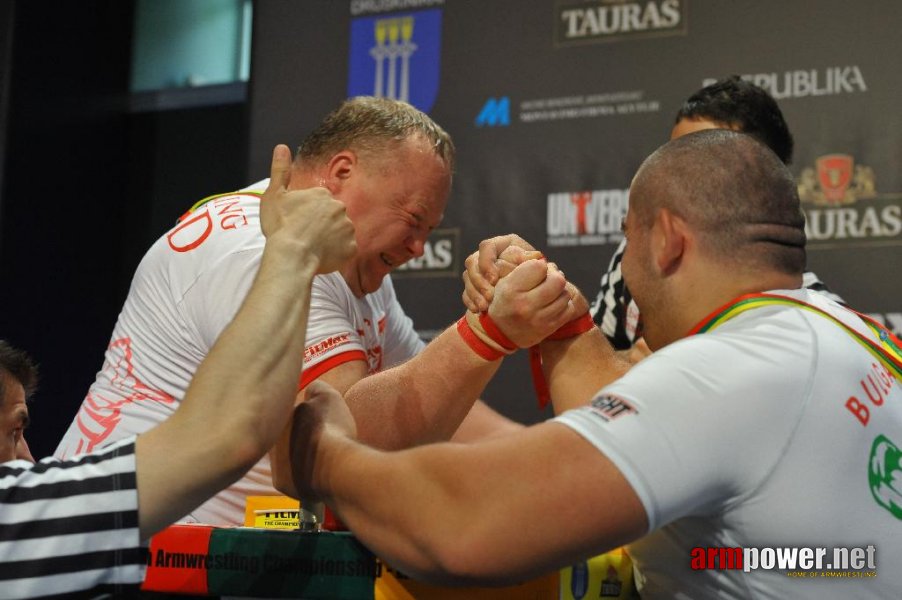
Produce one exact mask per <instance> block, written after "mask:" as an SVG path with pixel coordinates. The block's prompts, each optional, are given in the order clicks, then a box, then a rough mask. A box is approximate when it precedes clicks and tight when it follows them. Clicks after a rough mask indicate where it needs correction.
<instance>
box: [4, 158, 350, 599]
mask: <svg viewBox="0 0 902 600" xmlns="http://www.w3.org/2000/svg"><path fill="white" fill-rule="evenodd" d="M290 165H291V152H290V150H289V149H288V147H287V146H284V145H279V146H277V147H276V149H275V150H274V152H273V163H272V174H271V183H270V186H269V188H268V189H267V190H266V193H265V194H264V196H263V200H262V201H261V203H260V220H261V226H262V228H263V233H264V234H265V235H266V238H267V240H266V247H265V250H264V253H263V258H262V261H261V264H260V269H259V271H258V273H257V276H256V279H255V281H254V285H253V287H252V288H251V290H250V292H249V293H248V296H247V298H246V299H245V301H244V304H242V306H241V308H240V309H239V311H238V314H237V315H236V317H235V319H234V321H233V322H232V323H231V325H229V327H228V328H227V329H226V330H225V331H223V333H222V335H221V336H220V337H219V339H218V341H217V342H216V344H215V345H214V346H213V348H212V350H211V351H210V353H209V354H208V355H207V358H206V360H204V362H203V363H202V364H201V365H200V367H199V368H198V370H197V372H196V373H195V375H194V379H193V381H192V383H191V385H190V387H189V388H188V391H187V392H186V394H185V398H184V399H183V401H182V403H181V406H180V407H179V409H178V411H177V412H176V413H175V414H174V415H173V416H172V417H171V418H170V419H169V420H167V421H166V422H164V423H162V424H161V425H159V426H158V427H156V428H155V429H152V430H151V431H148V432H147V433H144V434H142V435H141V436H139V437H137V438H129V439H125V440H122V441H120V442H117V443H115V444H112V445H110V446H106V447H104V448H101V449H99V450H97V451H95V452H93V453H91V454H86V455H82V456H79V457H77V458H75V459H72V460H67V461H59V460H56V459H52V458H48V459H44V460H42V461H41V462H39V463H36V464H35V463H34V460H33V459H32V458H31V454H30V453H29V451H28V445H27V444H26V443H25V438H24V433H23V432H24V429H25V427H26V426H27V425H28V407H27V405H26V399H27V396H28V394H29V393H30V392H31V391H32V390H33V388H34V385H35V381H36V377H37V374H36V369H35V367H34V364H33V363H32V361H31V359H30V358H29V357H28V356H27V355H26V354H25V353H23V352H21V351H18V350H16V349H14V348H12V347H11V346H10V345H9V344H6V343H5V342H2V341H0V599H3V598H36V597H66V596H77V597H83V595H84V592H85V591H87V590H91V591H92V592H93V593H117V592H121V591H125V590H127V589H128V588H134V587H135V586H137V585H138V584H140V583H141V581H142V580H143V578H144V560H143V559H144V556H143V552H142V540H146V539H147V538H149V537H150V536H151V535H152V534H154V533H155V532H157V531H159V530H160V529H162V528H163V527H165V526H167V525H168V524H170V523H172V522H174V521H175V520H177V519H179V518H180V517H182V516H183V515H185V514H186V513H188V512H189V511H190V510H192V509H193V508H195V507H196V506H198V505H199V504H201V503H202V502H203V501H204V500H206V499H207V498H209V497H210V496H212V495H213V494H215V493H216V492H218V491H219V490H221V489H223V488H225V487H226V486H228V485H230V484H231V483H232V482H234V481H235V480H236V479H238V478H239V477H240V476H241V475H243V474H244V473H245V472H246V471H247V470H248V469H249V468H250V467H251V466H253V465H254V464H255V463H256V462H257V461H258V460H259V459H260V458H261V457H262V456H263V455H264V454H265V453H266V452H267V451H268V450H269V449H270V447H271V446H272V445H273V443H275V441H276V438H277V437H278V435H279V434H280V433H281V431H282V426H283V425H284V424H285V423H286V422H288V421H289V416H290V413H291V410H292V408H293V406H294V401H295V392H296V386H297V381H298V378H299V376H300V372H301V364H302V363H301V360H302V357H303V355H304V352H303V350H304V332H305V331H306V329H307V326H306V322H307V313H308V309H309V299H310V286H311V282H312V280H313V276H314V275H316V274H321V273H328V272H331V271H335V270H337V269H338V268H339V267H340V266H341V265H342V264H343V263H344V262H345V261H346V260H347V259H348V258H350V256H351V255H352V254H353V253H354V251H355V242H354V229H353V225H352V224H351V222H350V220H348V218H347V216H346V214H345V209H344V205H343V204H341V203H340V202H338V201H337V200H335V199H334V198H332V197H331V195H330V194H329V193H328V191H326V190H325V189H323V188H312V189H308V190H288V189H286V185H287V182H288V176H289V171H290ZM322 389H323V387H320V386H319V385H313V386H310V387H309V388H308V395H316V394H317V390H322Z"/></svg>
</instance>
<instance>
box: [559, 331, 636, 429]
mask: <svg viewBox="0 0 902 600" xmlns="http://www.w3.org/2000/svg"><path fill="white" fill-rule="evenodd" d="M541 348H542V366H543V369H544V371H545V378H546V379H547V380H548V388H549V391H550V393H551V400H552V403H553V404H554V412H555V414H561V413H562V412H564V411H566V410H569V409H571V408H577V407H579V406H583V405H585V404H587V403H588V402H589V401H590V400H591V399H592V397H593V396H594V395H595V393H596V392H598V390H600V389H601V388H603V387H604V386H606V385H608V384H609V383H611V382H612V381H614V380H615V379H618V378H619V377H621V376H622V375H623V374H624V373H626V371H627V370H628V369H629V363H627V362H626V361H624V360H622V359H621V358H620V357H619V356H617V355H616V353H615V352H614V350H613V349H612V348H611V345H610V344H609V343H608V341H607V340H606V339H605V337H604V336H603V335H602V333H601V331H600V330H599V329H597V328H593V329H591V330H590V331H588V332H586V333H583V334H581V335H579V336H577V337H574V338H570V339H567V340H562V341H552V340H546V341H544V342H542V346H541Z"/></svg>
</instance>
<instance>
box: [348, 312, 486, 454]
mask: <svg viewBox="0 0 902 600" xmlns="http://www.w3.org/2000/svg"><path fill="white" fill-rule="evenodd" d="M500 363H501V361H500V360H496V361H487V360H485V359H483V358H481V357H479V356H477V355H476V354H475V353H474V352H473V351H472V350H471V349H470V348H469V347H468V346H467V345H466V344H465V343H464V342H463V340H462V339H461V338H460V335H459V334H458V333H457V331H456V330H455V328H454V327H450V328H448V329H446V330H445V331H444V332H443V333H442V334H441V335H440V336H439V337H437V338H436V339H434V340H433V341H432V342H431V343H430V344H429V345H428V346H427V347H426V348H425V349H424V350H423V352H421V353H420V354H418V355H417V356H415V357H414V358H412V359H410V360H409V361H407V362H406V363H404V364H402V365H399V366H397V367H394V368H392V369H388V370H386V371H383V372H381V373H376V374H374V375H370V376H368V377H364V378H363V379H361V380H360V381H359V382H357V383H356V384H355V385H354V386H353V387H351V389H350V390H348V392H347V393H346V394H345V400H346V401H347V403H348V406H350V408H351V411H352V413H354V415H355V418H356V421H357V428H358V436H359V439H360V440H361V441H363V442H365V443H367V444H370V445H373V446H376V447H379V448H386V449H397V448H406V447H409V446H413V445H417V444H424V443H429V442H434V441H439V440H447V439H449V438H450V437H451V435H452V434H453V433H454V432H455V431H456V430H457V428H458V427H459V426H460V424H461V422H462V421H463V420H464V417H465V416H466V415H467V413H468V412H469V411H470V408H471V407H472V406H473V403H474V401H475V400H476V398H478V397H479V395H480V394H481V393H482V390H483V389H484V388H485V386H486V384H487V383H488V381H489V380H490V379H491V378H492V375H494V374H495V371H496V370H497V369H498V366H499V365H500Z"/></svg>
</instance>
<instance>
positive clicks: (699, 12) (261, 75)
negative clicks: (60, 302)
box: [250, 0, 902, 421]
mask: <svg viewBox="0 0 902 600" xmlns="http://www.w3.org/2000/svg"><path fill="white" fill-rule="evenodd" d="M586 10H589V11H591V12H592V13H593V15H594V16H596V17H598V18H596V19H594V20H593V19H592V18H591V16H587V14H586ZM574 11H575V12H574ZM624 11H635V14H637V15H638V17H637V18H635V19H630V18H627V17H624ZM436 13H437V14H438V19H439V21H440V29H439V30H438V32H437V33H436V31H435V29H434V25H433V22H434V19H435V14H436ZM405 19H406V22H407V24H408V27H410V26H411V24H412V33H409V36H410V41H411V42H412V43H413V44H415V45H416V46H417V47H416V48H414V49H412V48H411V47H410V46H404V44H402V41H403V40H404V32H403V30H401V29H398V30H397V31H399V32H400V33H398V34H397V38H396V40H397V42H396V44H395V46H394V47H393V50H394V51H395V52H398V53H400V54H399V55H404V54H405V53H406V54H408V55H409V56H410V63H409V64H410V69H409V72H410V77H409V85H410V86H413V87H416V86H418V85H433V83H432V82H433V81H435V82H437V86H438V89H437V94H436V98H435V101H434V103H433V104H432V105H431V106H420V108H422V109H423V110H426V111H427V112H429V113H430V114H431V115H432V116H433V117H434V118H435V119H436V120H437V121H438V122H439V123H440V124H442V125H443V126H444V127H445V128H446V129H447V130H448V131H449V132H450V133H451V134H452V135H453V136H454V138H455V141H456V144H457V147H458V150H459V162H458V168H457V174H456V178H455V183H454V189H453V191H452V200H451V203H450V206H449V208H448V211H447V212H446V219H445V222H444V223H443V225H442V231H440V232H437V236H436V238H435V239H434V240H433V246H434V248H435V249H436V250H438V249H442V248H444V250H445V252H444V254H448V253H447V248H448V245H449V244H450V245H451V246H453V252H451V258H450V259H448V260H443V259H442V258H441V256H440V254H441V253H439V252H434V253H433V254H434V255H435V256H433V257H432V259H431V260H427V261H420V263H418V264H417V265H414V266H413V268H410V269H407V270H405V271H400V272H398V273H397V274H396V276H395V281H396V287H397V289H398V294H399V296H400V298H401V300H402V303H403V304H404V305H405V308H406V309H407V310H408V312H409V313H410V314H411V315H412V316H413V317H414V319H415V322H416V324H417V326H418V328H419V329H420V330H421V331H423V332H424V334H426V335H427V336H428V335H431V334H432V333H434V332H435V331H436V330H439V329H440V328H442V327H444V326H446V325H447V324H448V323H450V322H452V321H453V320H454V319H455V318H456V317H457V316H458V315H459V314H460V312H461V305H460V303H459V302H457V301H456V298H457V297H459V293H460V289H461V284H460V279H459V274H460V271H461V269H462V259H463V258H464V257H465V256H466V255H467V254H468V253H469V252H471V251H472V250H473V249H475V247H476V244H477V243H478V241H479V240H481V239H483V238H485V237H487V236H491V235H495V234H499V233H506V232H509V231H516V232H518V233H520V234H521V235H523V236H524V237H526V238H527V239H529V240H531V241H532V242H533V243H535V244H536V245H537V246H539V247H541V248H542V249H544V250H545V252H546V254H547V255H548V256H550V257H551V258H552V259H553V260H555V261H556V262H557V263H558V264H559V265H560V266H561V267H562V268H563V269H564V271H565V272H566V273H567V274H568V276H569V277H570V278H571V279H572V280H573V281H574V282H576V283H577V284H578V285H580V286H581V287H582V289H583V290H584V291H585V292H586V293H587V295H589V294H591V295H594V293H595V291H596V289H597V285H598V280H599V278H600V276H601V273H602V271H603V270H604V267H605V266H606V264H607V261H608V259H609V257H610V255H611V254H612V252H613V250H614V247H615V246H616V244H617V242H618V241H619V233H618V231H617V229H618V225H619V219H620V216H621V214H622V211H623V209H624V201H625V193H626V190H627V189H628V187H629V184H630V180H631V178H632V175H633V173H634V172H635V170H636V168H637V167H638V166H639V164H640V163H641V161H642V160H643V158H644V157H645V156H647V155H648V154H649V153H650V152H651V151H652V150H654V149H655V148H656V147H657V146H658V145H659V144H661V143H663V142H664V141H666V139H667V137H668V135H669V132H670V128H671V126H672V122H673V118H674V115H675V113H676V111H677V109H678V107H679V105H680V103H681V102H682V100H684V99H685V98H686V97H687V96H688V95H689V94H690V93H692V92H694V91H695V90H696V89H698V88H699V87H701V86H702V85H704V84H705V83H706V81H707V80H712V79H715V78H719V77H722V76H725V75H729V74H739V75H743V76H745V77H747V78H749V79H752V80H754V81H756V82H757V83H759V84H760V85H763V86H764V87H767V88H768V89H769V90H770V91H771V93H772V94H773V95H774V96H775V97H776V98H777V99H778V102H779V104H780V106H781V107H782V109H783V110H784V112H785V114H786V117H787V120H788V122H789V124H790V128H791V129H792V131H793V133H794V135H795V138H796V142H797V149H796V154H795V161H794V164H793V166H792V169H793V172H794V174H796V175H797V177H798V178H799V181H800V184H802V183H805V182H807V183H808V184H809V185H807V187H804V188H803V189H802V199H803V202H804V208H805V210H806V213H807V214H808V217H809V220H810V222H811V223H812V226H814V225H816V226H817V229H816V230H814V229H813V230H812V233H811V236H810V243H809V250H810V266H811V267H812V268H813V269H814V270H815V271H816V272H817V273H818V274H819V275H821V276H822V278H823V279H825V280H826V281H827V282H828V283H829V284H830V286H831V287H832V288H834V289H835V290H836V291H837V292H839V293H840V294H842V295H843V296H844V297H845V298H846V299H848V300H849V301H850V302H851V303H852V304H853V305H855V306H856V307H857V308H859V309H860V310H862V311H864V312H868V313H872V314H874V315H875V316H876V317H877V318H879V319H881V320H884V321H887V322H888V323H889V324H890V326H891V327H892V328H894V329H895V331H896V332H897V333H899V332H900V329H902V304H900V301H899V298H900V297H902V278H900V277H899V275H898V273H899V271H900V268H902V260H900V257H902V214H900V206H902V169H900V168H899V165H902V112H900V111H899V110H897V107H898V105H899V104H900V101H902V70H900V69H899V68H898V65H897V62H898V61H897V60H896V57H899V56H902V38H900V36H899V35H898V32H899V31H900V29H902V11H899V10H898V6H897V4H896V3H895V2H892V1H891V0H866V1H863V2H858V3H854V5H853V4H850V3H848V2H846V1H840V0H823V1H821V2H817V3H815V4H812V3H805V2H779V3H762V2H756V1H754V0H736V1H732V2H722V1H719V0H691V1H690V0H643V1H640V2H635V1H626V2H617V3H613V2H603V1H601V0H598V1H595V2H591V1H590V2H584V1H580V2H575V1H552V0H493V1H492V2H468V1H465V0H444V1H443V0H405V1H400V2H396V1H392V2H389V1H379V0H349V1H347V2H335V1H330V0H319V1H311V2H304V3H291V2H281V3H279V2H261V3H259V4H258V6H257V13H256V21H255V27H256V31H255V41H254V53H253V64H254V82H253V89H252V94H251V96H252V112H251V123H250V127H251V148H250V152H251V154H250V168H251V170H252V171H254V172H257V173H261V174H265V169H266V166H267V164H268V160H269V153H270V151H271V148H272V145H273V144H274V143H276V142H280V141H284V142H288V143H290V144H296V143H297V142H298V141H299V140H300V138H301V137H302V136H303V134H305V133H306V132H307V131H309V129H310V128H312V127H313V126H314V125H315V123H316V121H317V120H318V119H319V118H320V117H321V116H322V115H323V114H324V113H325V112H326V111H328V110H329V109H330V108H332V107H333V106H334V105H335V104H336V103H337V102H338V101H339V100H340V99H341V98H343V97H345V96H346V95H347V94H348V93H349V90H359V89H361V88H360V86H359V85H354V86H350V85H349V81H355V82H356V79H355V78H359V77H363V76H366V74H365V73H364V74H363V75H361V73H359V72H358V71H360V68H361V67H360V66H359V65H361V64H364V63H366V62H367V61H370V65H371V67H370V73H369V75H368V76H369V77H370V78H371V81H372V82H373V84H372V87H371V89H373V90H374V92H373V93H377V92H376V91H375V81H376V77H377V76H376V69H377V67H376V62H377V58H376V57H377V56H382V55H383V54H384V50H385V46H387V45H389V42H386V41H385V39H386V38H383V40H382V41H381V42H380V41H379V33H378V28H379V27H380V26H381V27H383V28H387V29H384V31H390V30H391V27H393V26H397V24H399V23H402V22H404V20H405ZM361 24H365V25H366V27H361ZM380 24H381V25H380ZM393 24H394V25H393ZM286 30H290V31H291V32H292V35H290V36H286V35H284V32H285V31H286ZM361 36H363V37H366V38H367V39H360V38H361ZM435 37H438V38H440V50H439V52H438V53H437V57H436V58H434V59H430V60H431V61H432V62H431V63H430V65H427V64H425V62H426V61H425V60H422V57H419V56H418V54H417V53H418V52H419V51H420V50H419V48H421V47H422V48H430V47H431V46H432V44H433V42H434V41H435V40H434V38H435ZM360 51H365V52H368V53H369V55H368V56H363V57H361V56H358V55H357V54H352V53H355V52H360ZM382 60H383V69H388V68H389V67H388V62H385V60H384V59H382ZM396 60H397V61H400V60H401V59H396ZM417 60H419V62H415V61H417ZM351 65H357V66H356V67H355V70H352V69H351ZM396 68H397V69H398V72H400V69H401V63H400V62H397V63H396ZM436 71H437V72H438V77H435V76H434V75H435V72H436ZM383 80H384V77H383ZM380 92H381V93H382V94H383V95H392V94H393V93H395V94H396V93H397V89H396V90H395V92H391V91H389V90H388V89H387V88H386V87H385V85H383V87H382V89H381V90H380ZM835 154H838V155H844V156H846V157H847V158H844V159H841V161H845V162H844V163H843V166H837V164H834V166H833V167H832V168H833V175H834V176H836V175H837V173H838V172H839V171H841V170H842V169H847V170H849V171H850V172H851V173H853V175H854V178H853V179H851V180H850V181H849V183H848V185H847V186H846V188H845V189H843V190H838V189H833V190H830V193H835V194H838V195H839V196H840V199H839V200H829V199H825V194H824V191H825V187H824V186H826V187H830V186H831V185H833V184H830V183H829V175H830V174H829V173H828V172H827V170H828V169H827V168H826V167H821V171H820V172H819V170H818V166H817V165H818V159H819V158H821V157H824V156H828V155H835ZM837 169H838V170H837ZM841 179H842V178H841V177H840V180H841ZM812 182H813V184H812ZM840 187H841V186H840ZM581 192H590V195H589V196H588V198H589V203H588V205H587V209H586V211H587V212H585V213H583V215H582V216H583V217H585V218H586V219H588V221H589V223H590V225H589V226H588V227H587V229H586V230H585V231H582V232H581V231H580V230H579V229H578V227H579V220H580V213H579V210H578V208H577V203H575V201H578V199H579V196H578V194H579V193H581ZM593 216H594V217H593ZM440 244H444V246H440ZM436 257H437V258H436ZM528 377H529V376H528V371H527V369H526V361H525V360H522V359H521V360H517V361H513V362H512V364H509V365H505V366H504V367H503V369H502V371H501V373H500V374H499V377H498V379H497V380H496V381H495V382H493V384H492V385H491V386H490V388H489V390H488V392H487V397H488V399H489V400H490V402H492V403H494V404H495V405H496V406H499V407H501V408H502V409H503V410H504V411H505V412H508V413H509V414H513V415H515V416H517V417H518V418H520V419H521V420H524V421H531V420H535V419H538V418H542V417H543V416H545V415H541V414H538V413H537V412H536V410H535V409H534V400H533V395H532V390H531V384H530V382H529V379H528Z"/></svg>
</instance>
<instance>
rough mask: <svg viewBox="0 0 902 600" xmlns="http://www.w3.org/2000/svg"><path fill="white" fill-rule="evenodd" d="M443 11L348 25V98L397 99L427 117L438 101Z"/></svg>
mask: <svg viewBox="0 0 902 600" xmlns="http://www.w3.org/2000/svg"><path fill="white" fill-rule="evenodd" d="M441 34H442V11H440V10H425V11H418V12H412V13H392V14H388V15H378V16H371V17H362V18H359V19H353V20H352V21H351V48H350V52H349V55H350V56H349V65H348V67H349V68H348V96H349V97H351V96H377V97H382V98H392V99H395V100H402V101H404V102H408V103H410V104H412V105H414V106H416V107H417V108H418V109H420V110H421V111H423V112H425V113H428V112H429V111H430V110H431V109H432V106H433V104H435V99H436V97H437V96H438V81H439V58H440V49H441V41H442V40H441Z"/></svg>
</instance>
